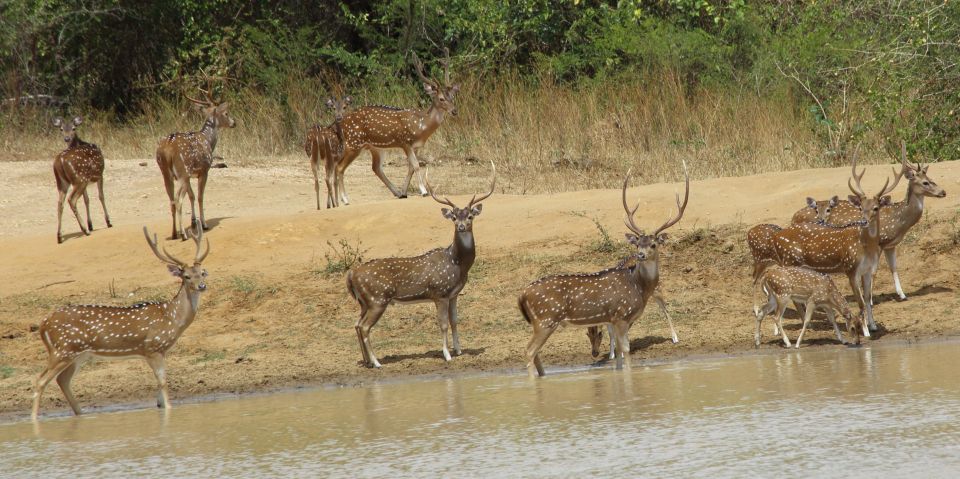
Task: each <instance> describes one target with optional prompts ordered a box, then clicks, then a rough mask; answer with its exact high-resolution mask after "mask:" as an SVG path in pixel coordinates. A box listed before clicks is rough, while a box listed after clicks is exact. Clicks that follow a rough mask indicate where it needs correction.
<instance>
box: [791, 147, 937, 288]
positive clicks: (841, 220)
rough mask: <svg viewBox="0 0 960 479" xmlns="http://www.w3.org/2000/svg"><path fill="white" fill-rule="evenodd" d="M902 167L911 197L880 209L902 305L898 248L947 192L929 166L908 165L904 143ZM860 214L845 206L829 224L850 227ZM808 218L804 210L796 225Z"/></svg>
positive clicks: (884, 246) (882, 237)
mask: <svg viewBox="0 0 960 479" xmlns="http://www.w3.org/2000/svg"><path fill="white" fill-rule="evenodd" d="M900 164H901V167H900V172H899V173H896V172H895V174H896V175H897V178H898V179H899V177H901V176H904V177H906V178H907V180H908V183H907V194H906V198H904V200H903V201H900V202H897V203H893V204H890V205H888V206H885V207H883V208H881V209H880V221H881V223H882V224H883V228H881V229H880V248H881V249H882V250H883V254H884V256H885V257H886V259H887V266H889V267H890V272H891V273H892V274H893V285H894V287H895V288H896V291H897V296H899V297H900V300H901V301H902V300H905V299H907V295H906V294H904V292H903V287H902V286H901V284H900V275H899V274H898V273H897V246H899V245H900V242H902V241H903V238H904V237H906V235H907V232H908V231H910V228H912V227H913V226H914V225H915V224H917V223H918V222H919V221H920V219H921V218H923V202H924V198H926V197H931V198H944V197H946V196H947V192H946V191H944V190H943V188H941V187H940V186H938V185H937V183H936V182H934V181H933V179H932V178H930V177H929V176H928V175H927V168H929V167H930V166H929V165H923V164H921V163H917V164H916V166H914V165H910V164H909V163H908V162H907V145H906V143H904V142H901V143H900ZM858 214H859V211H858V209H857V207H856V206H855V205H853V204H852V203H849V202H841V203H839V204H838V205H837V207H836V208H834V210H833V211H832V212H831V214H830V217H829V219H828V220H827V221H828V222H829V223H831V224H846V223H849V222H851V221H856V218H857V217H858ZM808 215H809V212H808V211H806V210H800V211H798V212H797V213H796V214H795V215H794V222H797V220H803V219H804V218H805V217H806V216H808Z"/></svg>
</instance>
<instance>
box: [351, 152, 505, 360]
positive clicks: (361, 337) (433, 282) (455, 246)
mask: <svg viewBox="0 0 960 479" xmlns="http://www.w3.org/2000/svg"><path fill="white" fill-rule="evenodd" d="M490 165H491V167H492V168H493V178H492V179H491V180H490V191H488V192H487V193H486V194H484V195H483V196H481V197H480V198H477V196H476V195H473V198H471V199H470V202H469V203H468V204H467V206H466V207H464V208H459V207H457V206H456V205H454V204H453V202H451V201H450V200H449V199H447V198H446V197H443V198H438V197H437V196H436V193H435V190H434V188H433V187H432V186H430V183H429V181H427V192H428V193H429V194H430V196H431V197H432V198H433V199H434V200H435V201H437V202H438V203H440V204H443V205H447V206H449V207H450V209H447V208H441V209H440V212H441V213H442V214H443V217H444V218H447V219H449V220H450V221H452V222H453V225H454V233H453V243H452V244H451V245H450V246H447V247H446V248H437V249H433V250H430V251H427V252H426V253H424V254H422V255H420V256H414V257H412V258H383V259H375V260H372V261H368V262H366V263H361V264H359V265H357V266H354V267H353V268H352V269H351V270H350V271H349V272H348V273H347V291H349V293H350V296H352V297H353V298H354V299H355V300H357V302H358V303H360V319H359V320H358V321H357V324H356V330H357V340H358V341H359V342H360V354H361V356H362V358H363V363H364V364H365V365H367V366H372V367H375V368H379V367H380V362H379V361H377V357H376V355H375V354H374V352H373V349H372V347H371V344H370V343H371V342H370V330H371V329H372V328H373V326H374V325H375V324H377V321H379V320H380V316H382V315H383V312H384V311H386V309H387V306H389V305H391V304H394V303H415V302H423V301H432V302H433V303H434V304H435V305H436V306H437V322H438V323H439V325H440V333H441V335H442V336H443V358H444V359H445V360H447V361H450V360H451V357H450V350H449V348H448V347H447V327H448V326H449V327H450V329H451V330H452V333H453V349H454V352H455V353H456V354H457V355H458V356H459V355H460V354H461V350H460V336H459V334H458V333H457V296H459V294H460V291H461V290H463V287H464V286H465V285H466V284H467V274H468V273H469V272H470V267H471V266H473V261H474V259H475V258H476V247H475V244H474V239H473V220H474V218H476V217H477V216H479V215H480V212H481V211H482V210H483V205H482V204H481V203H480V202H481V201H483V200H485V199H487V198H489V197H490V195H492V194H493V190H494V188H495V187H496V184H497V168H496V166H495V165H493V163H492V162H491V163H490Z"/></svg>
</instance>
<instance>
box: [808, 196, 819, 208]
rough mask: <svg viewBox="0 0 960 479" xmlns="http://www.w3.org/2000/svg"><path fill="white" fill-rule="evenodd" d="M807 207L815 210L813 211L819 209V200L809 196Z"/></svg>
mask: <svg viewBox="0 0 960 479" xmlns="http://www.w3.org/2000/svg"><path fill="white" fill-rule="evenodd" d="M807 206H809V207H810V208H813V209H817V200H815V199H813V198H811V197H809V196H808V197H807Z"/></svg>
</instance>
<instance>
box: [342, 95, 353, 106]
mask: <svg viewBox="0 0 960 479" xmlns="http://www.w3.org/2000/svg"><path fill="white" fill-rule="evenodd" d="M351 102H353V98H350V97H349V96H348V97H346V98H344V99H343V106H347V105H349V104H350V103H351Z"/></svg>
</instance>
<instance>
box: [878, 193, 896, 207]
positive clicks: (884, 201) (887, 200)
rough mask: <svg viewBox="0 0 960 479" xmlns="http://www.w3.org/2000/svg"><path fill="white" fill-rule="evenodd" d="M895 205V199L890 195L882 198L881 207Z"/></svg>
mask: <svg viewBox="0 0 960 479" xmlns="http://www.w3.org/2000/svg"><path fill="white" fill-rule="evenodd" d="M892 203H893V198H891V197H890V195H886V196H884V197H883V198H880V206H890V205H891V204H892Z"/></svg>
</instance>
